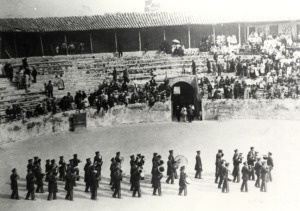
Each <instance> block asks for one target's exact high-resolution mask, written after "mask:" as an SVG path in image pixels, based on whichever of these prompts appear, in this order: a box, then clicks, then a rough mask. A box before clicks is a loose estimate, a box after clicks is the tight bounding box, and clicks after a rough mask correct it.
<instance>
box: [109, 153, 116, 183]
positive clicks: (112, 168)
mask: <svg viewBox="0 0 300 211" xmlns="http://www.w3.org/2000/svg"><path fill="white" fill-rule="evenodd" d="M110 161H111V164H110V168H109V169H110V183H109V185H112V186H113V184H114V173H115V170H116V164H117V163H116V162H115V158H111V159H110ZM112 189H113V187H112Z"/></svg>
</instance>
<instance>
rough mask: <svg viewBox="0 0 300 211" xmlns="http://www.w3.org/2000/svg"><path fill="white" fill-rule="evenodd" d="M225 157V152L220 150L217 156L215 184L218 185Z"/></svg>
mask: <svg viewBox="0 0 300 211" xmlns="http://www.w3.org/2000/svg"><path fill="white" fill-rule="evenodd" d="M223 156H224V153H223V151H222V150H221V149H219V150H218V153H217V154H216V163H215V164H216V173H215V176H216V179H215V183H217V184H218V178H219V177H220V174H219V169H220V166H221V159H222V157H223Z"/></svg>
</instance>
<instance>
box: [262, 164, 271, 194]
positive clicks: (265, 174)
mask: <svg viewBox="0 0 300 211" xmlns="http://www.w3.org/2000/svg"><path fill="white" fill-rule="evenodd" d="M268 173H269V171H268V167H267V166H266V161H263V162H262V167H261V169H260V178H261V186H260V192H267V181H268Z"/></svg>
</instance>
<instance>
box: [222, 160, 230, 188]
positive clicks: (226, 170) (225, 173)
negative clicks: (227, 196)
mask: <svg viewBox="0 0 300 211" xmlns="http://www.w3.org/2000/svg"><path fill="white" fill-rule="evenodd" d="M229 175H230V171H229V163H226V164H225V166H224V170H223V180H224V181H223V186H222V193H229V182H228V181H230V180H229V178H228V176H229Z"/></svg>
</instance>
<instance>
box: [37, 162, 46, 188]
mask: <svg viewBox="0 0 300 211" xmlns="http://www.w3.org/2000/svg"><path fill="white" fill-rule="evenodd" d="M44 176H45V174H43V173H42V168H41V166H40V163H37V165H36V167H35V177H36V184H37V188H36V191H35V192H36V193H44V182H43V178H44Z"/></svg>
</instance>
